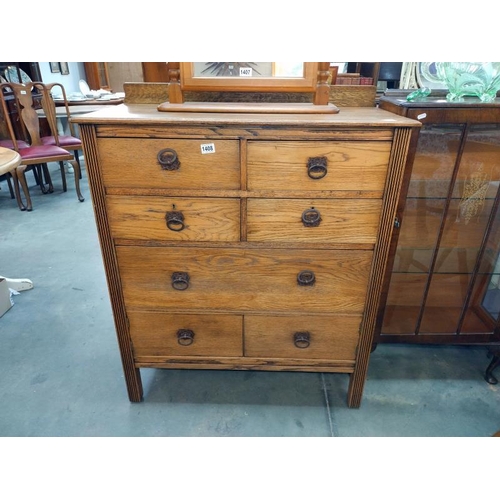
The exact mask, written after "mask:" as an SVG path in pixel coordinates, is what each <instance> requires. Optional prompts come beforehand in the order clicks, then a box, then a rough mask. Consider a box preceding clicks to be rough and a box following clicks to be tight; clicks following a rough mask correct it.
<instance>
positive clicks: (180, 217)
mask: <svg viewBox="0 0 500 500" xmlns="http://www.w3.org/2000/svg"><path fill="white" fill-rule="evenodd" d="M106 204H107V209H108V215H109V221H110V225H111V232H112V235H113V237H114V238H123V239H132V240H161V241H239V239H240V203H239V200H235V199H218V198H167V197H160V196H108V197H107V198H106Z"/></svg>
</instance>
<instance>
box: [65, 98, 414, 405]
mask: <svg viewBox="0 0 500 500" xmlns="http://www.w3.org/2000/svg"><path fill="white" fill-rule="evenodd" d="M112 108H113V109H105V110H102V111H99V112H97V113H91V114H87V115H82V116H78V117H75V118H74V122H76V123H78V124H79V126H80V134H81V137H82V140H83V145H84V151H85V158H86V165H87V170H88V176H89V181H90V187H91V192H92V198H93V203H94V209H95V217H96V222H97V228H98V233H99V238H100V243H101V248H102V253H103V258H104V264H105V270H106V275H107V281H108V286H109V292H110V297H111V304H112V308H113V313H114V319H115V325H116V331H117V336H118V342H119V346H120V351H121V356H122V361H123V368H124V373H125V378H126V382H127V388H128V392H129V398H130V400H131V401H141V399H142V397H143V392H142V385H141V378H140V369H141V368H143V367H154V368H175V369H181V368H184V369H196V368H198V369H225V370H283V371H286V370H288V371H312V372H339V373H347V374H350V383H349V389H348V405H349V406H350V407H358V406H359V405H360V402H361V397H362V391H363V386H364V382H365V378H366V372H367V369H368V361H369V354H370V350H371V345H372V340H373V333H374V327H375V322H376V317H377V312H378V308H379V305H380V304H379V300H380V297H381V291H382V285H383V277H384V271H385V266H386V262H387V258H388V254H389V250H390V247H391V243H392V238H393V227H394V220H395V213H396V207H397V204H398V202H399V198H400V189H401V186H402V185H404V182H403V179H404V174H405V171H407V169H408V164H409V163H410V162H411V158H412V154H411V152H412V148H413V146H414V144H416V138H417V136H418V130H419V128H420V124H419V123H418V122H417V121H415V120H409V119H407V118H402V117H398V116H396V115H394V114H392V113H388V112H386V111H382V110H379V109H376V108H366V109H364V108H344V109H342V111H341V112H340V113H338V114H328V115H326V114H325V115H321V114H316V115H309V114H300V115H298V114H245V113H227V114H225V113H183V112H178V113H176V112H159V111H158V110H157V106H156V105H150V104H130V105H126V104H123V105H120V106H113V107H112Z"/></svg>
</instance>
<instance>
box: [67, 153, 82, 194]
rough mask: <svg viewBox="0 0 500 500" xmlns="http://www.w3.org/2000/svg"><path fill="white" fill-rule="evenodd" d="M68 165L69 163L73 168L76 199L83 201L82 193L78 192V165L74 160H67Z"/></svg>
mask: <svg viewBox="0 0 500 500" xmlns="http://www.w3.org/2000/svg"><path fill="white" fill-rule="evenodd" d="M69 163H71V165H73V168H74V169H75V188H76V196H77V197H78V200H79V201H85V198H84V197H83V196H82V193H81V191H80V165H79V164H78V162H77V161H75V160H69Z"/></svg>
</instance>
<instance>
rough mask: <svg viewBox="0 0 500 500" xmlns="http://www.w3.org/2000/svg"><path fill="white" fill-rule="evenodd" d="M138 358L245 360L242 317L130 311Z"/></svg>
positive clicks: (132, 334) (132, 335)
mask: <svg viewBox="0 0 500 500" xmlns="http://www.w3.org/2000/svg"><path fill="white" fill-rule="evenodd" d="M128 318H129V321H130V336H131V337H132V344H133V348H134V356H135V357H140V356H242V354H243V347H242V325H243V318H242V316H230V315H223V314H217V315H216V314H212V315H209V314H166V313H161V312H146V311H129V312H128Z"/></svg>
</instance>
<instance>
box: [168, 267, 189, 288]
mask: <svg viewBox="0 0 500 500" xmlns="http://www.w3.org/2000/svg"><path fill="white" fill-rule="evenodd" d="M188 287H189V274H188V273H183V272H175V273H172V288H173V289H175V290H181V291H182V290H186V289H187V288H188Z"/></svg>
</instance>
